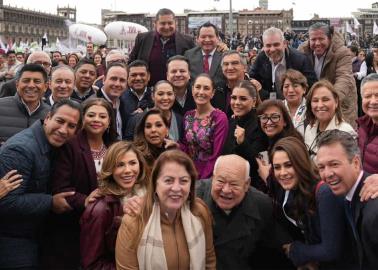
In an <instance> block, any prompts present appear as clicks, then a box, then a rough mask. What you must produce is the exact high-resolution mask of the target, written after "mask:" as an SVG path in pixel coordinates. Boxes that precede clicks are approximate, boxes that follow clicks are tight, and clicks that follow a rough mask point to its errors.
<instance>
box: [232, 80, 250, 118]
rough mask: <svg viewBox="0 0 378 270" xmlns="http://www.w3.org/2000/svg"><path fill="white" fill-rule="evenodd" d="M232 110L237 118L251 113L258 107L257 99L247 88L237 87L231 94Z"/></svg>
mask: <svg viewBox="0 0 378 270" xmlns="http://www.w3.org/2000/svg"><path fill="white" fill-rule="evenodd" d="M230 105H231V109H232V111H233V112H234V115H235V116H239V117H240V116H243V115H246V114H247V113H249V112H250V111H251V110H252V108H254V107H255V105H256V98H252V97H251V96H250V95H249V92H248V90H247V89H245V88H240V87H235V88H234V89H233V90H232V94H231V102H230Z"/></svg>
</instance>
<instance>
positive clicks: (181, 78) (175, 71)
mask: <svg viewBox="0 0 378 270" xmlns="http://www.w3.org/2000/svg"><path fill="white" fill-rule="evenodd" d="M167 81H169V82H170V83H171V84H172V85H173V90H174V91H175V94H176V100H175V103H174V104H173V107H172V109H173V111H175V112H176V113H178V114H181V115H184V114H185V113H186V112H187V111H190V110H193V109H194V108H195V107H196V104H195V103H194V99H193V95H192V89H191V85H190V73H189V60H188V59H187V58H186V57H184V56H182V55H176V56H172V57H171V58H169V59H168V62H167Z"/></svg>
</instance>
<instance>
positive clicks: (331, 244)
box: [0, 8, 378, 270]
mask: <svg viewBox="0 0 378 270" xmlns="http://www.w3.org/2000/svg"><path fill="white" fill-rule="evenodd" d="M175 25H176V24H175V15H174V13H173V12H172V11H171V10H169V9H165V8H163V9H160V10H159V11H158V13H157V15H156V18H155V29H154V30H152V31H149V32H146V33H140V34H138V36H137V38H136V41H135V46H134V48H133V49H132V51H131V53H130V54H129V55H125V54H124V53H123V52H122V51H120V50H117V49H112V50H108V49H107V48H106V47H104V46H100V47H99V48H98V50H97V51H96V50H95V46H94V44H93V43H88V44H87V46H86V47H87V51H86V54H85V55H83V56H79V55H77V54H75V53H71V54H69V55H62V53H61V52H59V51H54V52H52V53H50V54H49V53H46V52H44V51H35V52H33V53H31V54H29V55H26V56H25V55H22V56H23V57H18V55H16V54H15V52H13V51H8V52H7V53H6V55H0V80H1V83H2V86H1V89H0V97H1V98H0V145H1V146H0V216H1V222H0V269H25V270H26V269H105V270H107V269H377V268H378V232H377V230H376V226H375V225H374V224H378V199H376V198H377V197H378V175H377V174H378V156H377V153H378V74H377V72H376V70H378V69H376V68H375V66H378V46H377V47H375V46H373V48H372V52H371V53H369V54H368V55H366V58H364V57H365V55H363V56H362V55H360V54H359V53H360V52H361V53H365V51H364V50H362V51H361V50H358V48H357V50H356V49H355V48H354V47H353V46H351V47H349V48H347V46H346V44H345V41H344V39H343V37H342V36H341V35H340V34H339V33H336V32H334V31H333V29H332V27H330V26H328V25H326V24H324V23H315V24H314V25H312V26H311V27H310V28H309V31H308V35H309V38H308V40H307V41H304V42H303V43H302V44H301V45H300V46H299V48H298V49H295V48H294V47H293V46H291V45H290V43H288V42H287V35H288V34H287V33H284V32H283V31H282V30H281V29H278V28H275V27H271V28H269V29H266V30H265V31H264V33H263V35H262V40H261V41H262V43H261V45H257V44H259V41H258V40H253V39H252V40H250V41H248V42H249V43H250V44H252V43H253V47H255V44H256V45H257V46H258V47H259V48H256V50H255V55H254V57H253V61H251V58H249V57H247V56H246V55H245V54H244V53H242V52H240V50H233V49H232V46H231V48H228V47H227V45H226V44H224V43H223V42H222V41H221V40H220V33H219V30H218V29H217V27H216V26H214V25H213V24H211V23H209V22H207V23H205V24H203V25H202V26H200V27H199V29H198V30H197V37H196V38H195V40H194V39H193V38H192V37H191V36H187V35H184V34H181V33H179V32H177V31H176V26H175ZM260 47H261V51H260V52H258V51H259V50H260ZM5 58H6V60H5ZM375 58H377V61H375ZM369 59H370V60H369ZM369 61H370V62H369Z"/></svg>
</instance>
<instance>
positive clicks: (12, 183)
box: [0, 170, 23, 199]
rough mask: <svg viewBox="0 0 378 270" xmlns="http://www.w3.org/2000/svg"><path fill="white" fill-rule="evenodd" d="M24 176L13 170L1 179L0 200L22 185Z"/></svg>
mask: <svg viewBox="0 0 378 270" xmlns="http://www.w3.org/2000/svg"><path fill="white" fill-rule="evenodd" d="M22 181H23V180H22V175H21V174H17V170H11V171H9V172H8V173H7V174H6V175H4V176H3V178H1V179H0V199H1V198H3V197H4V196H6V195H7V194H8V193H9V192H11V191H12V190H15V189H16V188H18V187H19V186H20V185H21V182H22Z"/></svg>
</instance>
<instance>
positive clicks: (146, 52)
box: [140, 31, 155, 59]
mask: <svg viewBox="0 0 378 270" xmlns="http://www.w3.org/2000/svg"><path fill="white" fill-rule="evenodd" d="M154 38H155V31H152V32H151V33H149V35H148V36H147V37H146V40H145V43H146V45H145V48H144V49H143V50H142V53H141V57H140V58H141V59H149V58H150V54H151V50H152V45H153V44H154Z"/></svg>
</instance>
